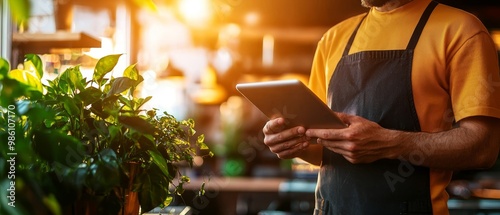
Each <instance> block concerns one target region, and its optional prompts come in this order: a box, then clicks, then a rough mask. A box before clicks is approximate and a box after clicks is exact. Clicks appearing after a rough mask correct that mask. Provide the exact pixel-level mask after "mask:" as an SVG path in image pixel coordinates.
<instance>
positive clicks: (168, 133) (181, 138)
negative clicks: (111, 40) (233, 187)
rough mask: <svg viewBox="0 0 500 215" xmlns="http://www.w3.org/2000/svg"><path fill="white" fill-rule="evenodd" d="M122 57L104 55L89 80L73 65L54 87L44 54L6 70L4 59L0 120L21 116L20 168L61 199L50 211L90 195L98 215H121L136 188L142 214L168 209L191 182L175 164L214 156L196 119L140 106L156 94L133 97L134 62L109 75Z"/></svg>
mask: <svg viewBox="0 0 500 215" xmlns="http://www.w3.org/2000/svg"><path fill="white" fill-rule="evenodd" d="M119 57H120V55H109V56H106V57H103V58H102V59H99V61H98V62H97V64H96V66H95V69H94V73H93V76H92V78H91V79H90V80H87V79H86V78H84V77H83V76H82V73H81V71H80V67H79V66H75V67H71V68H69V69H67V70H66V71H65V72H64V73H62V74H61V75H60V76H59V77H57V78H56V79H54V80H52V81H49V84H48V85H42V84H40V83H41V82H40V79H41V77H42V75H43V72H40V71H42V69H41V67H42V66H41V65H42V64H41V61H40V59H39V58H38V56H36V55H28V56H27V61H26V63H25V64H26V66H27V67H28V68H27V69H26V70H12V71H9V72H6V71H5V64H6V61H3V64H4V65H3V66H2V67H1V68H2V73H0V80H1V81H2V91H1V94H0V95H1V96H2V99H1V106H2V107H3V109H4V110H7V111H6V112H5V111H4V114H3V117H0V118H1V119H0V122H2V120H3V121H5V120H7V121H8V120H9V115H8V113H12V115H16V119H15V121H16V123H15V124H16V132H15V133H16V147H17V148H16V149H19V150H21V149H23V150H25V148H26V152H24V151H23V152H22V153H26V154H29V155H30V157H31V158H30V160H27V161H23V162H22V163H23V164H26V165H25V166H24V165H21V167H20V168H23V170H26V173H27V174H33V175H34V176H36V177H38V178H40V181H41V182H44V184H41V186H40V187H41V190H42V191H43V190H45V191H44V192H40V193H41V195H45V194H47V193H48V196H52V199H53V200H57V201H54V202H57V203H58V204H52V205H55V206H51V204H45V206H47V208H49V211H50V210H52V211H51V213H52V212H54V211H58V210H60V211H63V213H64V210H65V209H67V208H68V207H70V208H72V210H75V207H76V206H75V202H78V201H79V200H80V199H90V200H91V201H92V204H94V205H95V207H96V208H97V209H98V213H99V214H117V213H118V212H119V211H120V210H121V209H122V208H123V204H124V202H125V201H126V195H127V193H129V192H132V193H135V192H136V194H137V195H138V200H139V203H140V205H141V208H142V211H143V212H147V211H149V210H151V209H153V208H154V207H158V206H159V207H163V206H167V205H169V204H170V202H171V200H172V198H173V196H174V195H176V194H180V193H182V192H183V184H184V183H186V182H188V181H189V177H187V176H184V175H182V174H180V171H179V169H178V166H177V165H176V164H178V163H180V162H186V163H188V164H189V165H191V166H192V164H193V157H194V156H195V155H197V154H199V153H207V154H208V155H212V154H211V152H210V151H209V150H208V148H207V146H206V145H205V144H204V142H203V141H204V140H203V139H204V138H203V135H196V134H195V133H196V131H195V130H194V121H193V120H181V121H178V120H177V119H175V117H173V116H172V115H169V114H168V113H162V114H157V113H156V110H154V109H152V110H144V109H142V108H141V107H142V106H143V105H144V104H145V103H146V102H147V101H148V100H149V99H150V97H147V98H138V97H136V96H134V91H135V89H136V88H137V87H138V85H139V84H140V83H141V82H142V80H143V79H142V77H141V75H140V74H139V72H138V70H137V69H136V68H135V65H131V66H129V67H128V68H126V69H125V71H124V72H123V74H124V75H123V77H117V78H115V77H109V78H108V76H109V73H110V72H111V71H112V70H113V69H114V67H115V65H116V63H117V62H118V59H119ZM9 108H10V109H11V110H9ZM9 111H11V112H9ZM17 135H19V136H20V137H17ZM8 136H9V130H8V128H7V129H5V128H4V129H3V130H1V129H0V137H1V138H2V139H4V138H8ZM21 140H22V141H21ZM7 152H8V148H2V154H4V155H6V154H7ZM18 154H19V153H18ZM24 156H25V155H24V154H23V157H24ZM0 167H1V162H0ZM33 170H35V171H36V173H35V172H34V171H33ZM28 176H29V175H28ZM36 177H35V178H36ZM35 185H37V184H35ZM55 186H57V187H60V188H64V189H54V187H55ZM42 205H43V204H42ZM51 207H52V208H56V209H51ZM57 208H59V209H57ZM28 209H29V208H28ZM0 210H1V209H0ZM37 214H38V213H37ZM55 214H58V213H55Z"/></svg>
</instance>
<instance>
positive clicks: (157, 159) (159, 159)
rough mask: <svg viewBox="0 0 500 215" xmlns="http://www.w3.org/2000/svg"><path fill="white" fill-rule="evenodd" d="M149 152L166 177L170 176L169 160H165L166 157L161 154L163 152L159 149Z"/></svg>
mask: <svg viewBox="0 0 500 215" xmlns="http://www.w3.org/2000/svg"><path fill="white" fill-rule="evenodd" d="M148 154H149V155H150V156H151V158H152V159H153V163H154V164H156V166H158V168H160V170H161V172H162V173H163V174H164V175H165V176H166V177H170V173H169V172H168V166H167V162H166V161H165V158H164V157H163V156H161V154H160V153H159V152H158V151H153V150H148Z"/></svg>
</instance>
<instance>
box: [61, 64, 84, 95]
mask: <svg viewBox="0 0 500 215" xmlns="http://www.w3.org/2000/svg"><path fill="white" fill-rule="evenodd" d="M82 79H83V75H82V72H81V71H80V67H79V66H75V67H71V68H68V69H66V70H65V71H64V72H63V73H62V74H61V75H60V76H59V80H60V81H64V82H65V83H67V84H68V87H70V89H71V90H72V91H75V90H77V89H78V90H80V91H81V90H83V89H84V88H85V87H84V86H83V84H82Z"/></svg>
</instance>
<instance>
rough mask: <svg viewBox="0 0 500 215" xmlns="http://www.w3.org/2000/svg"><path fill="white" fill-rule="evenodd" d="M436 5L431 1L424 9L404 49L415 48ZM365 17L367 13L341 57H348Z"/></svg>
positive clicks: (436, 3)
mask: <svg viewBox="0 0 500 215" xmlns="http://www.w3.org/2000/svg"><path fill="white" fill-rule="evenodd" d="M437 5H438V2H436V1H431V3H430V4H429V5H428V6H427V8H426V9H425V11H424V13H423V14H422V16H421V17H420V20H419V21H418V24H417V26H416V27H415V30H413V35H412V36H411V38H410V41H409V42H408V46H407V47H406V49H407V50H408V49H415V47H416V46H417V42H418V39H419V38H420V35H421V34H422V31H423V30H424V27H425V24H426V23H427V20H429V17H430V16H431V14H432V11H433V10H434V8H436V6H437ZM366 16H368V13H367V14H366V15H365V16H364V17H363V19H361V21H360V22H359V23H358V26H356V28H355V29H354V32H353V33H352V34H351V37H350V38H349V40H348V41H347V44H346V47H345V49H344V53H342V56H347V55H349V51H350V50H351V46H352V43H353V42H354V38H355V37H356V34H357V33H358V30H359V27H360V26H361V23H363V20H365V18H366Z"/></svg>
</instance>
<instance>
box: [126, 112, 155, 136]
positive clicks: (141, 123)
mask: <svg viewBox="0 0 500 215" xmlns="http://www.w3.org/2000/svg"><path fill="white" fill-rule="evenodd" d="M118 122H120V123H121V124H123V125H124V126H126V127H128V128H131V129H135V130H137V131H139V132H141V133H144V134H154V133H155V132H156V131H157V129H156V128H155V127H154V126H153V125H151V124H150V123H149V122H148V121H146V120H145V119H143V118H141V117H138V116H119V117H118Z"/></svg>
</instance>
